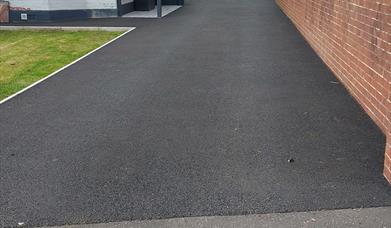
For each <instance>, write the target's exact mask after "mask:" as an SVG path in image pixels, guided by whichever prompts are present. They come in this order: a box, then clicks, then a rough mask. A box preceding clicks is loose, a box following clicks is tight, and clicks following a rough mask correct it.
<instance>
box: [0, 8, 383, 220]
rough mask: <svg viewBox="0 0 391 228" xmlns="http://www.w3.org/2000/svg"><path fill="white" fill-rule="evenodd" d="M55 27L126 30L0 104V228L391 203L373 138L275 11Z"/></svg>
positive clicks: (377, 137)
mask: <svg viewBox="0 0 391 228" xmlns="http://www.w3.org/2000/svg"><path fill="white" fill-rule="evenodd" d="M59 24H61V23H59ZM62 25H85V26H94V25H99V26H126V27H137V29H136V30H134V31H132V32H130V33H128V34H127V35H126V36H124V37H122V38H121V39H119V40H117V41H116V42H114V43H112V44H110V45H108V46H106V47H105V48H103V49H101V50H100V51H98V52H96V53H95V54H93V55H91V56H89V57H88V58H86V59H84V60H82V61H81V62H79V63H77V64H75V65H73V66H71V67H69V68H68V69H66V70H64V71H62V72H61V73H59V74H58V75H56V76H54V77H52V78H50V79H48V80H46V81H45V82H43V83H41V84H39V85H38V86H36V87H34V88H32V89H30V90H28V91H26V92H24V93H22V94H20V95H18V96H16V97H15V98H13V99H11V100H9V101H7V102H5V103H3V104H2V105H0V129H1V131H0V154H1V156H0V174H1V175H0V226H1V227H3V226H16V225H17V224H18V222H23V223H25V224H26V225H28V226H42V225H63V224H86V223H102V222H116V221H130V220H146V219H161V218H173V217H194V216H216V215H247V214H265V213H279V212H297V211H316V210H323V209H340V208H361V207H384V206H391V187H390V186H389V184H388V183H387V182H386V181H385V179H384V177H383V176H382V169H383V159H384V144H385V139H384V136H383V135H382V133H381V132H380V130H379V129H378V128H377V127H376V126H375V124H374V123H373V122H372V121H371V120H370V119H369V117H368V116H367V115H366V114H365V113H364V111H363V110H362V109H361V108H360V106H359V105H358V104H357V103H356V102H355V101H354V100H353V98H352V97H351V96H350V95H349V94H348V92H347V91H346V90H345V89H344V88H343V86H342V85H340V84H335V83H334V82H335V81H337V79H336V78H335V77H334V76H333V74H332V73H331V72H330V70H329V69H328V68H327V67H326V66H325V65H324V64H323V63H322V61H321V60H320V59H319V58H318V57H317V55H316V54H315V53H314V52H313V51H312V49H311V48H310V47H309V45H308V44H307V43H306V42H305V40H304V39H303V38H302V37H301V35H300V34H299V33H298V32H297V30H296V29H295V27H294V26H293V25H292V24H291V23H290V21H289V20H288V19H287V18H286V16H285V15H284V14H283V13H282V12H281V11H280V10H279V8H278V7H277V6H276V5H275V3H274V1H273V0H264V1H258V0H243V1H234V0H214V1H208V0H197V1H195V0H188V1H187V2H186V5H185V7H183V8H181V9H180V10H178V11H176V12H174V13H172V14H170V15H169V16H167V17H165V18H163V19H158V20H157V19H144V20H141V19H128V18H122V19H107V20H103V19H101V20H87V21H85V22H66V23H63V24H62ZM288 160H291V161H293V162H288Z"/></svg>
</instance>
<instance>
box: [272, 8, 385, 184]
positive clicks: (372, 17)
mask: <svg viewBox="0 0 391 228" xmlns="http://www.w3.org/2000/svg"><path fill="white" fill-rule="evenodd" d="M276 2H277V4H278V5H279V6H280V7H281V9H282V10H283V11H284V12H285V14H286V15H287V16H288V17H289V18H290V19H291V20H292V21H293V23H294V24H295V25H296V27H297V28H298V29H299V30H300V32H301V33H302V34H303V36H304V37H305V38H306V39H307V41H308V42H309V44H310V45H311V46H312V48H313V49H314V50H315V51H316V52H317V53H318V55H319V56H320V57H321V58H322V59H323V61H324V62H325V63H326V64H327V65H328V66H329V67H330V69H331V70H332V71H333V72H334V73H335V75H336V76H337V77H338V78H339V80H340V81H341V82H342V83H343V84H344V85H345V86H346V87H347V88H348V90H349V92H350V93H351V94H352V95H353V96H354V97H355V98H356V100H357V101H358V102H359V103H360V104H361V105H362V107H363V108H364V109H365V111H366V112H367V113H368V114H369V115H370V116H371V118H372V119H373V120H374V121H375V122H376V123H377V125H379V127H380V128H381V129H382V130H383V132H384V133H385V134H386V136H387V146H386V153H385V167H384V176H385V177H386V178H387V179H388V181H389V182H390V183H391V114H390V113H391V0H276Z"/></svg>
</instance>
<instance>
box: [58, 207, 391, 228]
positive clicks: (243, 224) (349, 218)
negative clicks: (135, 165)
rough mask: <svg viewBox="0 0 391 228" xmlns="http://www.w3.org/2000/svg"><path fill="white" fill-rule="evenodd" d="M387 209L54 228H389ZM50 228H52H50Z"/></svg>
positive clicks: (59, 227)
mask: <svg viewBox="0 0 391 228" xmlns="http://www.w3.org/2000/svg"><path fill="white" fill-rule="evenodd" d="M390 214H391V207H378V208H358V209H337V210H324V211H309V212H290V213H273V214H255V215H239V216H210V217H208V216H207V217H187V218H171V219H158V220H144V221H124V222H111V223H110V222H109V223H100V224H81V225H65V226H56V228H111V227H116V228H128V227H132V228H182V227H186V228H212V227H213V228H219V227H221V228H261V227H265V228H268V227H273V228H279V227H281V228H285V227H294V228H296V227H297V228H302V227H314V228H315V227H363V228H364V227H391V216H390ZM52 228H54V227H52Z"/></svg>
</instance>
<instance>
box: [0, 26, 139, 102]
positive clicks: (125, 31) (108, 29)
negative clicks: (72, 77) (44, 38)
mask: <svg viewBox="0 0 391 228" xmlns="http://www.w3.org/2000/svg"><path fill="white" fill-rule="evenodd" d="M134 29H136V28H135V27H61V26H0V31H1V30H60V31H112V32H114V31H118V32H123V33H122V34H121V35H119V36H117V37H115V38H113V39H111V40H109V41H108V42H106V43H104V44H103V45H101V46H100V47H98V48H96V49H94V50H92V51H90V52H88V53H87V54H85V55H83V56H82V57H80V58H78V59H76V60H74V61H73V62H71V63H69V64H67V65H65V66H63V67H61V68H60V69H58V70H56V71H55V72H53V73H51V74H49V75H47V76H46V77H44V78H42V79H40V80H38V81H36V82H34V83H33V84H31V85H29V86H27V87H25V88H24V89H22V90H20V91H18V92H16V93H14V94H12V95H10V96H8V97H6V98H4V99H3V100H0V105H1V104H3V103H5V102H7V101H9V100H11V99H12V98H14V97H16V96H17V95H19V94H21V93H23V92H25V91H27V90H29V89H31V88H32V87H34V86H36V85H38V84H40V83H41V82H43V81H45V80H47V79H49V78H51V77H53V76H54V75H56V74H58V73H60V72H61V71H63V70H65V69H66V68H68V67H70V66H72V65H73V64H75V63H77V62H79V61H80V60H82V59H84V58H86V57H88V56H89V55H91V54H93V53H95V52H97V51H99V50H100V49H102V48H104V47H106V46H107V45H109V44H111V43H113V42H114V41H116V40H118V39H119V38H121V37H123V36H125V35H126V34H128V33H129V32H131V31H133V30H134Z"/></svg>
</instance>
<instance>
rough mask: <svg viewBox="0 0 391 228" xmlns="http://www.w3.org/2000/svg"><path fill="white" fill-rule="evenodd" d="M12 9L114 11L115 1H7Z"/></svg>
mask: <svg viewBox="0 0 391 228" xmlns="http://www.w3.org/2000/svg"><path fill="white" fill-rule="evenodd" d="M8 1H9V2H10V5H11V7H12V8H19V9H27V10H79V9H116V8H117V1H116V0H8Z"/></svg>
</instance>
